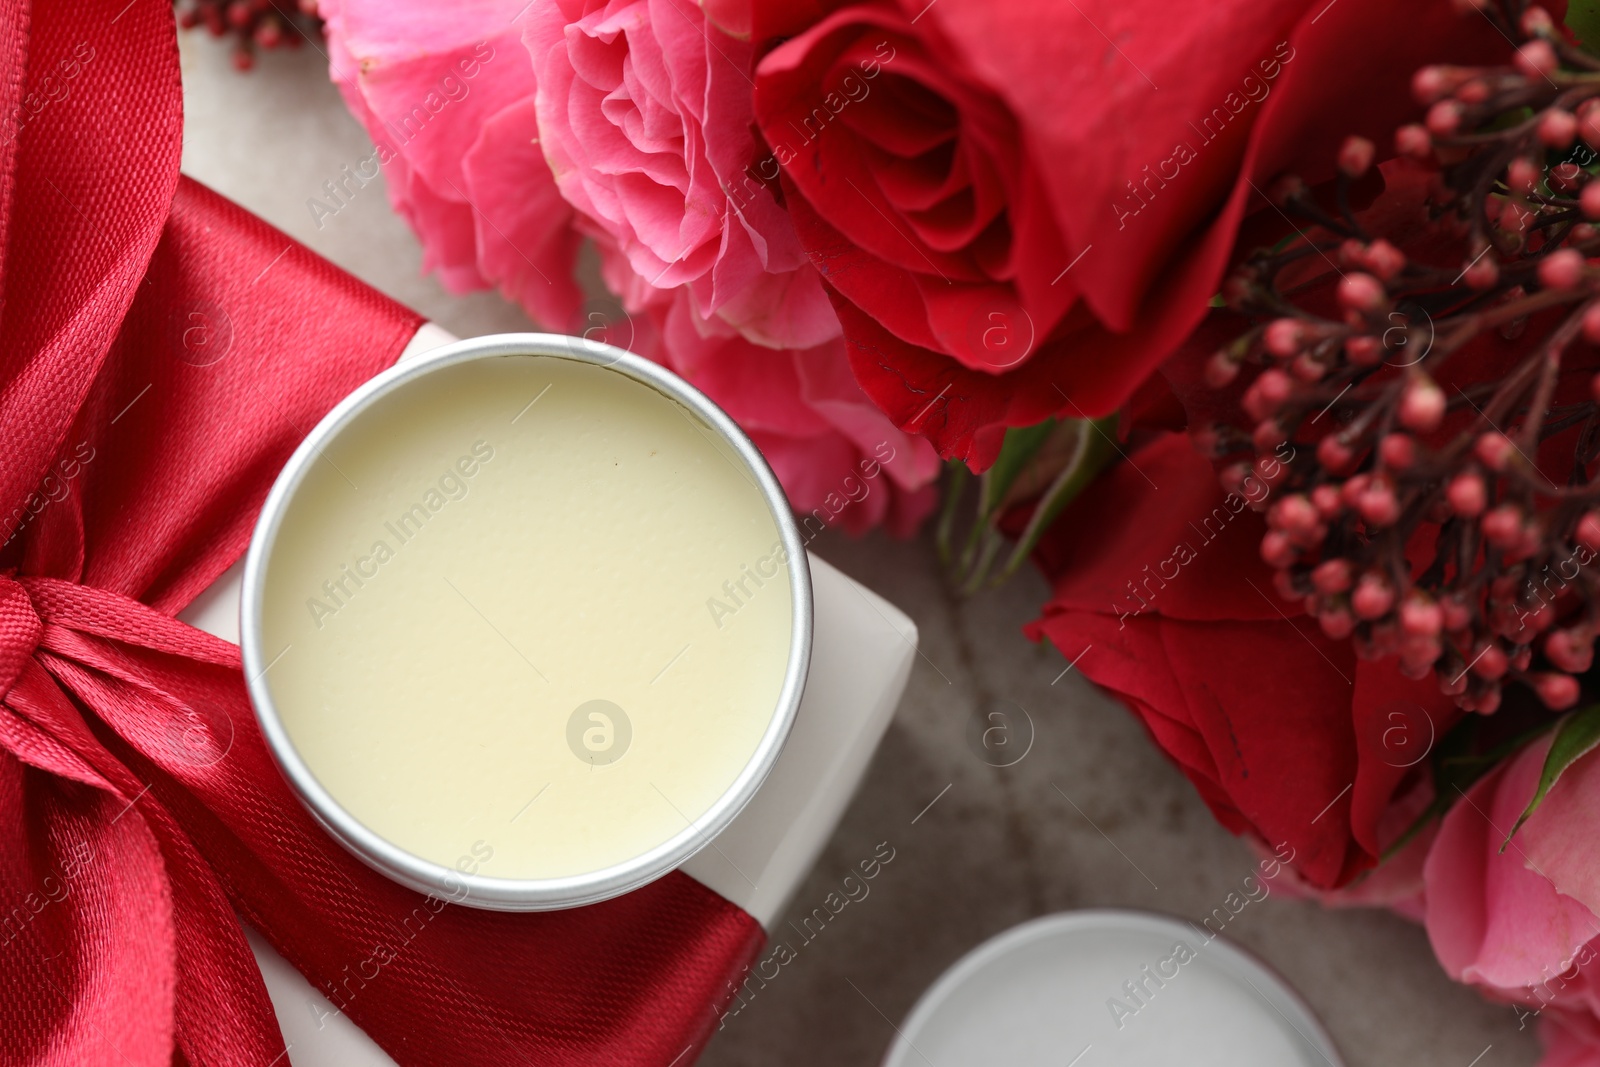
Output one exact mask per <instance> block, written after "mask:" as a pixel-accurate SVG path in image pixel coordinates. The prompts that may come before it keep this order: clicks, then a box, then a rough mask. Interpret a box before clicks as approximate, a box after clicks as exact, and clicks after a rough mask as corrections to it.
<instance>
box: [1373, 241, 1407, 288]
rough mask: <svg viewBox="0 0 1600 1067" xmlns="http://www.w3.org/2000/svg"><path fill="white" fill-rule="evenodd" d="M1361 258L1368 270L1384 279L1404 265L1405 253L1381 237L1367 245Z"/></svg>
mask: <svg viewBox="0 0 1600 1067" xmlns="http://www.w3.org/2000/svg"><path fill="white" fill-rule="evenodd" d="M1362 260H1363V265H1364V266H1365V267H1366V268H1367V269H1368V270H1370V271H1371V272H1372V273H1374V274H1376V275H1377V276H1378V277H1379V278H1382V279H1383V280H1384V281H1389V280H1390V279H1392V278H1394V277H1396V276H1397V275H1399V273H1400V272H1401V271H1402V270H1405V267H1406V254H1405V253H1404V252H1402V251H1400V249H1398V248H1396V247H1395V246H1394V245H1392V244H1390V243H1389V242H1388V241H1385V240H1384V239H1383V238H1381V237H1380V238H1378V239H1377V240H1376V241H1374V242H1372V244H1370V245H1368V246H1367V252H1366V255H1365V256H1363V257H1362Z"/></svg>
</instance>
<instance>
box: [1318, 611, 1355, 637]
mask: <svg viewBox="0 0 1600 1067" xmlns="http://www.w3.org/2000/svg"><path fill="white" fill-rule="evenodd" d="M1317 623H1318V624H1319V625H1321V627H1322V632H1323V633H1325V634H1327V635H1328V636H1329V637H1331V638H1333V639H1334V640H1335V641H1343V640H1344V639H1345V638H1347V637H1349V636H1350V634H1351V632H1352V631H1353V630H1355V628H1356V618H1355V616H1354V615H1352V614H1350V611H1349V609H1348V608H1342V607H1341V608H1329V609H1327V610H1326V611H1324V612H1323V613H1322V614H1320V615H1318V616H1317Z"/></svg>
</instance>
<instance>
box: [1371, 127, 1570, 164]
mask: <svg viewBox="0 0 1600 1067" xmlns="http://www.w3.org/2000/svg"><path fill="white" fill-rule="evenodd" d="M1582 125H1583V124H1582V123H1581V122H1580V123H1579V128H1580V129H1581V128H1582ZM1394 150H1395V153H1396V154H1397V155H1402V156H1408V157H1410V158H1411V159H1427V158H1428V157H1429V156H1431V155H1433V137H1432V136H1431V135H1429V133H1428V129H1427V127H1426V126H1422V125H1420V124H1418V123H1415V122H1412V123H1408V124H1407V125H1405V126H1402V127H1400V128H1399V129H1398V130H1396V131H1394Z"/></svg>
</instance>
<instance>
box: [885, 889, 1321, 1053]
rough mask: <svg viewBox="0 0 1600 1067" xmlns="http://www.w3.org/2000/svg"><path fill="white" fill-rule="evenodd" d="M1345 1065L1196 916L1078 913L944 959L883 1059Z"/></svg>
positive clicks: (1297, 1011) (1288, 994)
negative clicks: (947, 964) (944, 967)
mask: <svg viewBox="0 0 1600 1067" xmlns="http://www.w3.org/2000/svg"><path fill="white" fill-rule="evenodd" d="M997 1063H1003V1064H1006V1065H1008V1067H1035V1065H1037V1067H1180V1065H1181V1067H1257V1065H1259V1067H1342V1065H1343V1061H1342V1060H1341V1059H1340V1057H1339V1053H1338V1050H1337V1049H1335V1048H1334V1045H1333V1042H1332V1040H1331V1039H1330V1038H1329V1037H1328V1034H1327V1032H1326V1031H1325V1030H1324V1029H1323V1028H1322V1025H1321V1024H1320V1023H1319V1022H1318V1021H1317V1020H1316V1018H1315V1017H1314V1016H1313V1015H1312V1014H1311V1012H1310V1009H1308V1008H1307V1007H1306V1005H1305V1003H1304V1002H1303V1001H1302V1000H1301V999H1300V997H1299V996H1298V995H1297V994H1296V993H1295V992H1294V991H1293V990H1292V989H1290V988H1289V986H1288V985H1287V984H1286V983H1285V982H1284V981H1283V979H1282V978H1280V977H1278V975H1277V974H1275V973H1274V972H1273V971H1272V970H1270V969H1269V968H1268V967H1267V966H1266V965H1265V964H1263V963H1261V962H1260V961H1259V960H1257V959H1256V958H1255V957H1254V956H1251V955H1250V954H1249V953H1247V952H1245V951H1244V950H1242V949H1240V948H1238V947H1237V946H1235V945H1234V944H1232V943H1230V942H1229V941H1227V940H1225V939H1223V938H1222V937H1220V936H1216V935H1214V934H1212V933H1211V932H1210V931H1209V930H1207V929H1206V928H1205V927H1202V926H1198V925H1196V924H1192V923H1188V922H1185V921H1183V920H1180V919H1175V918H1170V917H1168V916H1164V915H1155V914H1151V913H1148V912H1134V911H1109V910H1095V911H1074V912H1063V913H1061V914H1058V915H1049V916H1045V917H1043V918H1040V919H1034V920H1033V921H1031V922H1026V923H1023V924H1022V925H1020V926H1016V927H1013V928H1011V929H1010V930H1007V931H1005V932H1004V933H1002V934H999V935H998V936H996V937H993V938H991V939H990V940H988V941H986V942H984V943H983V944H982V945H979V946H978V947H977V948H975V949H973V950H972V951H971V952H969V953H968V954H967V955H966V956H964V957H962V958H961V959H960V960H959V961H957V962H956V964H955V965H954V966H953V967H951V968H950V969H949V970H948V971H946V972H945V973H944V974H943V975H942V976H941V977H940V978H939V980H938V981H937V982H935V983H934V984H933V986H932V987H930V988H929V989H928V991H927V992H926V993H924V994H923V995H922V999H921V1000H919V1001H918V1002H917V1005H916V1007H915V1008H913V1009H912V1012H911V1015H910V1017H909V1018H907V1020H906V1022H905V1024H904V1025H903V1026H902V1027H901V1028H900V1031H899V1035H898V1037H897V1038H896V1040H895V1043H894V1045H893V1046H892V1047H891V1048H890V1049H889V1053H888V1055H887V1057H885V1059H884V1067H969V1065H970V1067H988V1065H990V1064H997Z"/></svg>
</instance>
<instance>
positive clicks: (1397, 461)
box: [1378, 433, 1417, 471]
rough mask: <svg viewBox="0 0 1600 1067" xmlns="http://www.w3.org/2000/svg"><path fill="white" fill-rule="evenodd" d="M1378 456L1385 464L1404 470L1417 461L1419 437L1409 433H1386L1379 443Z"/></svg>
mask: <svg viewBox="0 0 1600 1067" xmlns="http://www.w3.org/2000/svg"><path fill="white" fill-rule="evenodd" d="M1378 458H1379V459H1381V460H1382V461H1383V465H1384V466H1386V467H1392V468H1394V469H1395V470H1397V471H1403V470H1405V469H1406V468H1407V467H1409V466H1411V465H1412V464H1413V463H1415V462H1416V461H1417V439H1416V438H1415V437H1412V436H1411V435H1410V434H1408V433H1391V434H1385V435H1384V437H1383V440H1382V441H1380V442H1379V443H1378Z"/></svg>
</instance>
